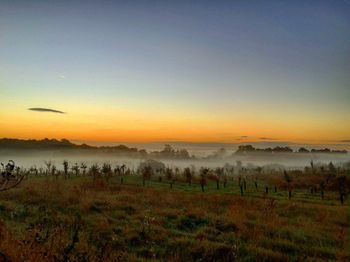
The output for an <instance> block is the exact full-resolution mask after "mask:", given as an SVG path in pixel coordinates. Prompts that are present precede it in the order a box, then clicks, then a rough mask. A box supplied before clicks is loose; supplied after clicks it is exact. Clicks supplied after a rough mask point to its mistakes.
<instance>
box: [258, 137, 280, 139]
mask: <svg viewBox="0 0 350 262" xmlns="http://www.w3.org/2000/svg"><path fill="white" fill-rule="evenodd" d="M259 139H260V140H278V139H276V138H271V137H259Z"/></svg>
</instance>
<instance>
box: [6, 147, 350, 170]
mask: <svg viewBox="0 0 350 262" xmlns="http://www.w3.org/2000/svg"><path fill="white" fill-rule="evenodd" d="M218 152H220V151H213V150H212V151H211V153H210V154H211V155H210V154H209V156H207V157H196V158H191V159H185V160H180V159H166V158H157V160H159V161H162V162H163V163H164V164H166V165H168V166H170V167H180V168H183V167H188V166H191V165H194V166H196V167H202V166H205V167H213V168H214V167H219V166H224V165H225V164H226V163H228V164H230V165H236V161H241V162H242V164H243V166H251V165H256V166H265V165H276V166H284V167H286V168H302V167H305V166H307V165H309V164H310V161H311V160H313V162H314V163H329V162H333V163H334V164H337V163H343V162H346V161H350V155H349V154H326V153H322V154H311V153H308V154H303V153H298V154H289V153H275V154H273V155H271V154H242V155H237V154H233V152H234V151H229V150H225V151H224V153H223V154H222V155H220V154H218ZM201 155H208V152H207V151H206V152H205V154H204V153H203V154H201ZM147 158H150V157H146V158H134V157H128V156H123V155H122V154H114V153H108V152H89V151H84V150H76V151H69V152H62V151H44V150H0V162H2V163H7V161H8V160H10V159H12V160H14V161H15V162H16V165H18V166H21V167H25V168H29V167H31V166H34V165H35V166H36V167H44V166H45V161H49V160H50V161H52V162H53V163H54V164H55V165H56V166H57V168H59V169H62V163H63V161H64V160H67V161H68V162H69V163H70V164H72V163H81V162H85V163H87V164H88V165H91V164H93V163H98V164H101V163H104V162H108V163H110V164H111V165H117V164H125V165H126V166H128V167H129V168H131V169H137V167H138V165H139V163H140V162H142V161H144V160H145V159H147Z"/></svg>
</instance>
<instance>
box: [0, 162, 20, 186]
mask: <svg viewBox="0 0 350 262" xmlns="http://www.w3.org/2000/svg"><path fill="white" fill-rule="evenodd" d="M1 166H2V169H3V170H2V171H1V176H0V191H6V190H9V189H11V188H14V187H16V186H18V185H19V184H20V183H21V182H22V180H23V178H24V175H23V174H21V173H20V170H19V169H17V172H16V174H14V171H15V162H14V161H13V160H9V162H8V163H7V164H6V165H4V164H3V163H1Z"/></svg>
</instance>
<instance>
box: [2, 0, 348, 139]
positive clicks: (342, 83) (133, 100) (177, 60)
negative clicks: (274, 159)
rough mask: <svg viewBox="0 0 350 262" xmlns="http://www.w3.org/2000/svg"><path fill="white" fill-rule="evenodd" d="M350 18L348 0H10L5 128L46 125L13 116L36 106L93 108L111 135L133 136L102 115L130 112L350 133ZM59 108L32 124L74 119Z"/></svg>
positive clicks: (252, 129)
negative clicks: (12, 123) (57, 112)
mask: <svg viewBox="0 0 350 262" xmlns="http://www.w3.org/2000/svg"><path fill="white" fill-rule="evenodd" d="M349 28H350V2H349V1H132V2H131V1H0V89H1V93H2V96H1V98H0V99H1V102H2V106H3V107H4V109H5V110H3V112H2V113H1V115H0V116H2V118H3V122H0V124H1V125H6V128H4V129H3V130H5V131H2V132H3V134H2V135H4V136H10V135H11V134H17V135H19V136H21V137H31V136H33V135H34V136H41V133H40V135H39V134H38V133H36V129H33V130H30V129H29V128H27V129H26V131H24V132H23V133H14V132H13V129H11V126H7V125H8V124H6V123H8V121H7V120H8V119H10V118H13V117H15V118H16V119H17V120H18V122H21V120H22V119H23V118H25V119H27V120H26V121H28V123H27V125H31V122H30V121H29V120H28V119H29V118H32V114H33V112H26V111H25V109H26V108H28V107H48V108H51V107H52V108H55V109H59V110H62V111H65V112H66V111H67V112H71V114H67V115H66V116H64V117H66V118H69V117H71V119H70V120H64V121H68V122H69V123H70V125H72V123H73V122H77V121H78V120H79V119H81V118H82V117H83V118H89V119H94V121H92V122H90V124H93V123H96V125H99V126H102V127H103V128H102V127H101V130H110V131H109V134H107V135H106V139H107V138H108V139H122V138H123V137H119V136H118V132H119V131H120V130H119V129H120V127H119V126H115V125H113V124H110V125H107V124H106V123H102V120H101V119H100V117H99V116H100V115H101V114H105V115H108V117H107V118H106V119H105V122H110V119H113V117H115V118H119V117H120V115H121V114H124V113H125V112H127V113H128V116H129V118H133V119H134V120H135V121H139V116H138V115H140V114H141V115H142V114H146V116H145V117H146V118H147V117H148V118H149V119H151V120H150V121H151V122H150V125H153V124H154V123H153V122H152V121H155V122H157V123H156V124H155V126H157V127H156V129H159V128H161V129H162V128H163V126H162V124H161V123H164V130H163V131H164V132H165V133H166V135H164V136H161V135H160V134H158V135H156V134H155V133H154V132H153V133H152V132H151V133H150V135H149V139H150V140H151V139H158V138H159V139H164V138H165V137H166V136H169V135H171V134H170V133H169V132H170V131H169V130H176V127H177V125H178V124H191V123H192V124H193V130H192V131H193V135H192V136H188V137H186V136H185V137H183V134H182V133H183V132H184V131H179V132H178V133H179V137H178V138H179V139H181V138H183V139H189V140H192V139H195V138H196V137H200V138H201V139H204V140H206V139H209V140H216V139H215V138H217V140H220V141H221V140H225V141H226V140H227V141H229V140H232V139H231V138H230V137H232V138H233V137H235V136H239V135H245V134H247V133H248V134H249V135H254V134H255V136H256V137H259V136H268V137H271V136H273V137H277V138H281V139H284V140H286V139H292V140H293V139H311V138H312V136H311V135H310V132H317V130H320V129H322V130H323V131H322V132H321V133H320V135H319V137H317V139H324V140H327V139H348V137H346V134H349V133H350V128H349V127H350V125H349V124H348V123H347V122H348V119H349V117H350V113H349V112H350V105H349V102H348V100H349V98H350V88H349V74H348V72H349V71H350V59H349V57H350V56H349V55H350V30H349ZM79 108H80V109H79ZM21 110H23V114H22V113H21V112H22V111H21ZM79 110H80V111H79ZM10 112H11V113H10ZM86 112H89V113H86ZM94 112H98V113H94ZM104 112H105V113H104ZM34 114H35V113H34ZM187 115H190V116H193V117H192V118H191V117H187ZM152 116H153V118H152ZM54 117H55V119H54V120H53V119H52V116H51V115H47V116H45V117H43V118H40V119H37V116H33V122H32V124H33V125H34V124H35V123H37V122H36V121H39V120H40V121H41V122H40V123H44V124H46V125H47V126H50V124H51V123H57V124H62V123H63V122H60V121H61V120H57V119H56V116H54ZM142 117H143V118H144V116H142ZM152 119H153V120H152ZM169 119H170V120H169ZM198 119H199V120H198ZM216 119H217V120H216ZM107 120H108V121H107ZM230 121H232V122H234V123H235V125H232V126H230V125H228V124H227V122H230ZM78 122H79V121H78ZM254 123H256V124H254ZM264 123H266V124H268V125H271V126H273V127H278V126H285V128H280V130H275V131H274V130H270V129H267V128H265V127H264ZM85 124H86V125H87V123H85ZM82 125H84V123H82ZM126 125H128V122H125V121H124V122H123V128H124V129H125V126H126ZM144 125H145V123H142V124H140V125H139V126H137V125H133V126H132V127H131V129H132V131H133V132H134V133H135V134H136V133H137V131H139V132H147V131H146V130H144ZM213 125H215V127H216V128H209V127H210V126H213ZM308 125H310V126H314V129H312V128H310V127H309V126H308ZM292 126H295V130H291V127H292ZM334 126H337V127H336V128H335V127H334ZM206 127H207V128H206ZM16 128H20V125H19V126H16ZM22 129H23V128H22ZM76 129H78V128H74V130H76ZM203 129H204V130H203ZM206 129H207V130H206ZM275 129H278V128H275ZM118 130H119V131H118ZM125 130H126V129H125ZM201 130H203V131H202V132H201ZM96 132H97V131H96ZM125 132H126V131H125ZM174 132H175V131H174ZM48 133H49V134H51V133H50V132H48ZM160 133H161V132H160ZM222 133H225V134H226V133H228V134H231V135H229V136H228V137H226V136H225V137H221V134H222ZM35 134H37V135H35ZM303 134H304V135H303ZM327 134H328V137H327ZM52 135H58V136H61V137H64V136H67V135H68V136H71V137H70V138H74V139H79V138H81V137H80V136H79V132H78V131H69V132H68V131H67V132H65V131H64V130H62V132H61V133H52ZM89 136H91V139H95V138H96V139H101V137H102V136H101V135H99V136H94V135H93V134H83V135H82V137H84V138H90V137H89ZM174 136H175V137H176V134H174ZM132 139H133V138H131V140H132ZM135 139H136V140H137V135H135ZM143 139H147V136H145V137H143Z"/></svg>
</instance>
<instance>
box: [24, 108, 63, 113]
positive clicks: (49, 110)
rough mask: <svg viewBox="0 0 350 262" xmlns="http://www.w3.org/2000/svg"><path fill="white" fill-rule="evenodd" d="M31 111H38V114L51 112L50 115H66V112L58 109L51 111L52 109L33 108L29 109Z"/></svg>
mask: <svg viewBox="0 0 350 262" xmlns="http://www.w3.org/2000/svg"><path fill="white" fill-rule="evenodd" d="M28 110H30V111H36V112H49V113H58V114H65V112H63V111H60V110H56V109H51V108H43V107H31V108H28Z"/></svg>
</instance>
